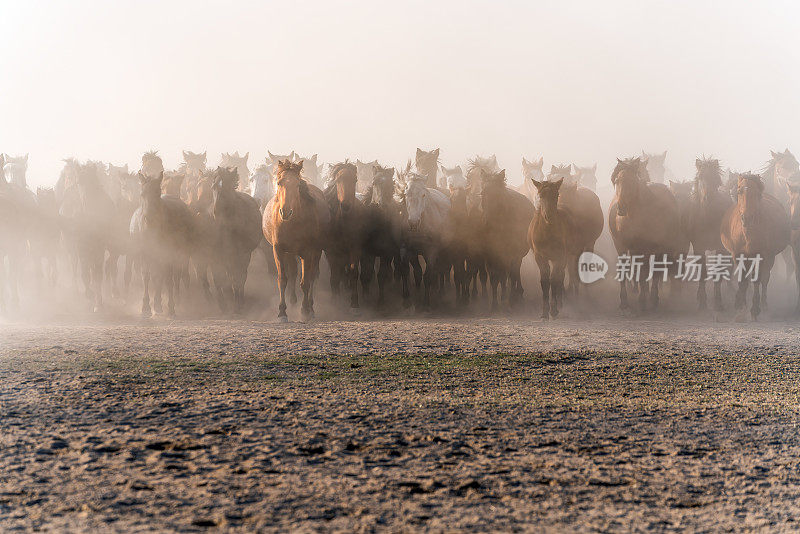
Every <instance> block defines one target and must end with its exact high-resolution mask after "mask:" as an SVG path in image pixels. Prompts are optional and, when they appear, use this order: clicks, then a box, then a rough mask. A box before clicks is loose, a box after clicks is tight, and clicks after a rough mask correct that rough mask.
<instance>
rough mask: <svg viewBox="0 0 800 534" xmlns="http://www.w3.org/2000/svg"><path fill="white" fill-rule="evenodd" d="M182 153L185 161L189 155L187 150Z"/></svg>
mask: <svg viewBox="0 0 800 534" xmlns="http://www.w3.org/2000/svg"><path fill="white" fill-rule="evenodd" d="M181 152H183V159H186V157H187V156H188V155H189V154H187V153H186V151H185V150H182V151H181Z"/></svg>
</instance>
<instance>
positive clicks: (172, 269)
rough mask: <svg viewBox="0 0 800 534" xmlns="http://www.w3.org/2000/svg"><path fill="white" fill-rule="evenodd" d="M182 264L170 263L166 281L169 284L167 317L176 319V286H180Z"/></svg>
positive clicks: (167, 268) (165, 277)
mask: <svg viewBox="0 0 800 534" xmlns="http://www.w3.org/2000/svg"><path fill="white" fill-rule="evenodd" d="M180 270H181V264H180V262H175V263H170V264H169V265H168V266H167V267H166V272H165V273H164V279H165V280H166V282H167V317H170V318H172V317H175V298H176V296H177V295H176V294H177V292H178V289H177V287H176V286H178V285H179V284H180V276H181V274H180Z"/></svg>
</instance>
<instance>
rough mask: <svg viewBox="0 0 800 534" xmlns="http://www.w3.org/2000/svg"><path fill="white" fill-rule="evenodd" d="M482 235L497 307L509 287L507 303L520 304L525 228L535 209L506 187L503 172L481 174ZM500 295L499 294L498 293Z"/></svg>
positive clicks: (526, 241)
mask: <svg viewBox="0 0 800 534" xmlns="http://www.w3.org/2000/svg"><path fill="white" fill-rule="evenodd" d="M480 212H481V222H482V224H481V226H482V232H481V235H482V237H483V239H485V240H486V243H485V249H484V250H485V251H486V265H487V268H488V271H489V282H490V285H491V288H492V303H491V304H492V308H496V307H497V306H498V304H499V302H500V300H501V297H500V296H501V295H502V294H505V288H506V283H508V284H509V287H508V303H509V305H514V304H516V303H518V302H521V301H522V292H523V290H522V280H521V277H520V268H521V266H522V259H523V258H524V257H525V255H526V254H528V251H529V250H530V245H529V242H528V227H529V226H530V223H531V219H533V213H534V208H533V204H532V203H531V201H530V200H528V199H527V197H525V195H523V194H522V193H518V192H516V191H514V190H512V189H509V188H508V187H506V171H505V170H502V171H499V172H493V173H487V172H485V171H484V172H483V176H482V188H481V203H480ZM499 289H502V290H503V292H502V293H500V294H498V290H499Z"/></svg>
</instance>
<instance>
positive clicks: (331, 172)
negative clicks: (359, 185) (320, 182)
mask: <svg viewBox="0 0 800 534" xmlns="http://www.w3.org/2000/svg"><path fill="white" fill-rule="evenodd" d="M345 169H347V170H351V171H352V172H354V173H358V169H357V168H356V166H355V164H354V163H352V162H351V161H350V160H349V159H346V160H344V161H340V162H339V163H334V164H333V165H331V166H330V167H329V168H328V179H327V182H333V181H336V177H337V176H338V175H339V173H340V172H342V171H344V170H345Z"/></svg>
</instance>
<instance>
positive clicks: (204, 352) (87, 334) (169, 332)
mask: <svg viewBox="0 0 800 534" xmlns="http://www.w3.org/2000/svg"><path fill="white" fill-rule="evenodd" d="M798 333H800V323H798V324H795V323H794V322H781V321H775V322H771V323H763V324H746V325H734V324H730V323H722V324H720V323H714V322H712V321H710V320H702V321H701V320H683V321H679V320H670V321H665V320H647V319H637V320H627V319H621V318H615V319H611V320H590V321H578V320H570V319H564V320H559V321H552V322H550V323H541V322H538V321H532V320H530V319H527V318H526V319H513V318H504V319H479V318H469V319H431V320H427V321H422V320H417V319H407V318H404V319H397V320H383V321H366V320H364V321H358V322H356V321H342V322H334V321H331V322H326V321H318V322H316V323H313V324H309V325H305V324H299V323H288V324H277V323H275V322H273V321H269V322H258V321H245V320H240V321H210V320H209V321H180V320H178V321H172V322H169V321H166V320H164V319H154V320H150V321H144V322H142V321H133V320H131V321H109V322H108V323H105V324H97V325H95V326H81V325H78V324H75V323H73V322H69V321H62V322H61V323H57V322H56V323H52V324H50V325H48V326H41V325H38V326H31V325H27V324H5V325H2V326H0V336H1V337H0V377H1V378H2V379H0V447H2V449H0V451H2V452H0V455H1V456H0V530H3V531H14V530H24V531H27V530H32V529H43V530H64V531H70V532H77V531H126V532H129V531H198V530H206V529H218V530H223V531H253V530H262V531H286V530H290V529H291V530H299V531H375V530H391V531H424V530H428V531H452V530H466V531H486V530H504V531H514V530H517V531H542V530H544V531H607V530H625V531H629V530H657V531H670V530H686V529H693V530H694V529H697V530H705V531H710V530H713V531H725V530H736V531H741V530H756V531H763V530H769V531H774V530H797V529H799V528H800V524H798V523H797V521H798V520H800V504H798V503H800V437H798V431H797V424H798V421H800V418H799V417H798V408H799V407H800V401H799V400H798V394H799V393H800V382H798V378H800V350H798V349H800V336H798Z"/></svg>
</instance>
